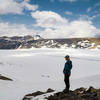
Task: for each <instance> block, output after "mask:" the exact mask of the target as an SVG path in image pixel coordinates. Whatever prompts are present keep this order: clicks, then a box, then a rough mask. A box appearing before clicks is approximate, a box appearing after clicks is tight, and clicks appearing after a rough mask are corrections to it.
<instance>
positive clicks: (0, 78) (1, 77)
mask: <svg viewBox="0 0 100 100" xmlns="http://www.w3.org/2000/svg"><path fill="white" fill-rule="evenodd" d="M0 80H7V81H13V80H12V79H10V78H8V77H5V76H2V75H0Z"/></svg>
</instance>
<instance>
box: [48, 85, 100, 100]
mask: <svg viewBox="0 0 100 100" xmlns="http://www.w3.org/2000/svg"><path fill="white" fill-rule="evenodd" d="M47 100H100V89H95V88H93V87H90V88H89V89H88V90H86V89H85V88H79V89H76V90H74V91H69V93H64V92H58V93H55V94H54V95H51V96H49V97H47Z"/></svg>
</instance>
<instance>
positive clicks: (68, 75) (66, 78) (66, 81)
mask: <svg viewBox="0 0 100 100" xmlns="http://www.w3.org/2000/svg"><path fill="white" fill-rule="evenodd" d="M69 77H70V74H64V82H65V85H66V89H68V90H69V88H70V81H69Z"/></svg>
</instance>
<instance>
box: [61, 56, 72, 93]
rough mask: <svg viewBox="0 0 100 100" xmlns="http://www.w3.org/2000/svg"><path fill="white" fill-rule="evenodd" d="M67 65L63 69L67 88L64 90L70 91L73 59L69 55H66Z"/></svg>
mask: <svg viewBox="0 0 100 100" xmlns="http://www.w3.org/2000/svg"><path fill="white" fill-rule="evenodd" d="M65 60H66V63H65V66H64V69H63V73H64V82H65V85H66V87H65V89H64V90H63V92H69V88H70V80H69V77H70V75H71V69H72V61H71V60H70V57H69V55H66V56H65Z"/></svg>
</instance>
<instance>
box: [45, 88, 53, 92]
mask: <svg viewBox="0 0 100 100" xmlns="http://www.w3.org/2000/svg"><path fill="white" fill-rule="evenodd" d="M50 92H54V90H53V89H51V88H49V89H48V90H47V91H46V93H50Z"/></svg>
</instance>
